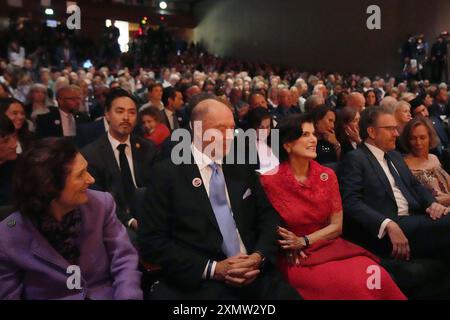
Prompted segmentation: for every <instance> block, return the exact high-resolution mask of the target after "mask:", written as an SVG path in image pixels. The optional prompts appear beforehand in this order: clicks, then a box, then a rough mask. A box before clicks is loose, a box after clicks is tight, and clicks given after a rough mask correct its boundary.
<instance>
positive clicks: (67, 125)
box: [59, 109, 77, 137]
mask: <svg viewBox="0 0 450 320" xmlns="http://www.w3.org/2000/svg"><path fill="white" fill-rule="evenodd" d="M59 114H60V116H61V126H62V129H63V136H64V137H74V136H76V135H77V125H76V122H75V117H74V116H73V114H72V113H65V112H64V111H62V110H61V109H59Z"/></svg>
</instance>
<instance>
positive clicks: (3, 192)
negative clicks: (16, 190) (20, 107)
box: [0, 113, 17, 207]
mask: <svg viewBox="0 0 450 320" xmlns="http://www.w3.org/2000/svg"><path fill="white" fill-rule="evenodd" d="M16 150H17V135H16V130H15V128H14V124H13V123H12V121H11V120H10V119H9V118H8V117H6V116H5V115H3V114H1V113H0V207H2V206H7V205H11V203H12V198H11V194H12V176H13V171H14V167H15V164H16V162H15V161H14V160H16V159H17V152H16Z"/></svg>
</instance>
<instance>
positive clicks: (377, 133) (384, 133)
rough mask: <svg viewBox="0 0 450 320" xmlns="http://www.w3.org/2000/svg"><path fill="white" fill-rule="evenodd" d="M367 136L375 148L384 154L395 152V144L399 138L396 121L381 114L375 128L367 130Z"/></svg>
mask: <svg viewBox="0 0 450 320" xmlns="http://www.w3.org/2000/svg"><path fill="white" fill-rule="evenodd" d="M368 134H369V137H370V138H371V139H372V140H373V141H374V143H375V146H377V147H378V148H379V149H381V150H383V151H384V152H389V151H392V150H395V142H396V140H397V138H398V136H399V133H398V127H397V121H396V120H395V118H394V116H393V115H390V114H381V115H380V116H379V117H378V120H377V122H376V126H374V127H370V128H369V129H368Z"/></svg>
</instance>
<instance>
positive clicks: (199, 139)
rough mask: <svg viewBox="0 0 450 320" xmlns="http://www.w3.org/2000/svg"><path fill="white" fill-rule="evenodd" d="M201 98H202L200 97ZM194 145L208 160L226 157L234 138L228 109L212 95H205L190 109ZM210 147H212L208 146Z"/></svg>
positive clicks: (231, 116) (233, 124)
mask: <svg viewBox="0 0 450 320" xmlns="http://www.w3.org/2000/svg"><path fill="white" fill-rule="evenodd" d="M200 98H202V97H200ZM191 127H192V129H193V134H194V144H195V145H196V147H197V148H201V149H202V150H203V152H206V151H205V150H209V151H211V152H212V153H211V154H209V152H206V154H207V156H209V157H210V158H221V157H223V156H224V155H226V154H227V153H228V151H229V148H230V146H231V141H232V139H233V137H234V128H235V123H234V117H233V112H232V111H231V110H230V108H229V107H228V106H227V105H226V104H225V103H223V102H222V101H220V100H219V99H218V98H217V97H216V96H214V95H205V97H204V99H201V100H199V101H198V102H197V103H196V104H195V106H194V107H193V109H192V113H191ZM210 145H212V146H210Z"/></svg>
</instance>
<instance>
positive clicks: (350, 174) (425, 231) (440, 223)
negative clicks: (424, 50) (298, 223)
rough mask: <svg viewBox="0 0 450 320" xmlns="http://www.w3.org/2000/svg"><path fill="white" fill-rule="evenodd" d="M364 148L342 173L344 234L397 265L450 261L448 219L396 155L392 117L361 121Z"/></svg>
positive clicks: (371, 111)
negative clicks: (426, 260) (399, 262)
mask: <svg viewBox="0 0 450 320" xmlns="http://www.w3.org/2000/svg"><path fill="white" fill-rule="evenodd" d="M360 127H361V129H360V132H361V138H362V139H363V140H364V143H363V144H362V145H361V146H360V147H359V148H358V149H357V150H354V151H352V152H350V153H349V154H348V155H347V156H346V157H345V158H344V160H343V162H342V166H341V170H340V174H339V176H340V187H341V193H342V203H343V207H344V223H345V225H344V230H346V234H347V235H349V236H350V237H351V238H352V240H354V241H356V242H359V243H360V244H362V245H363V246H366V247H368V248H369V249H371V250H372V251H374V252H377V253H379V254H382V255H385V254H388V253H390V252H391V253H392V255H393V256H394V257H395V258H397V259H399V260H410V258H450V216H448V215H447V213H448V209H447V208H446V207H444V206H442V205H440V204H439V203H437V202H436V199H435V198H434V197H433V196H432V195H431V194H430V192H429V191H428V190H427V189H426V188H425V187H424V186H422V185H421V184H420V182H419V181H418V180H417V179H416V178H415V177H414V176H413V175H412V173H411V172H410V170H409V169H408V167H407V166H406V164H405V162H404V160H403V158H402V156H401V155H400V154H399V153H398V152H396V151H394V150H395V141H396V138H397V137H398V135H399V134H398V131H397V122H396V120H395V118H394V116H393V115H392V114H391V113H389V111H386V110H384V109H382V108H381V107H371V108H368V109H366V110H365V111H364V112H363V113H362V115H361V120H360Z"/></svg>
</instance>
